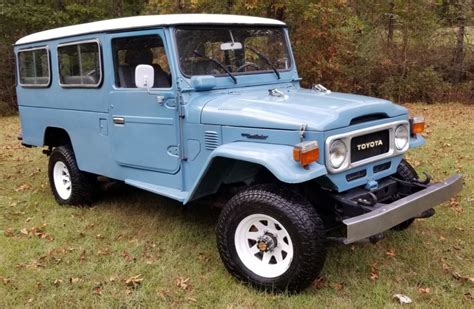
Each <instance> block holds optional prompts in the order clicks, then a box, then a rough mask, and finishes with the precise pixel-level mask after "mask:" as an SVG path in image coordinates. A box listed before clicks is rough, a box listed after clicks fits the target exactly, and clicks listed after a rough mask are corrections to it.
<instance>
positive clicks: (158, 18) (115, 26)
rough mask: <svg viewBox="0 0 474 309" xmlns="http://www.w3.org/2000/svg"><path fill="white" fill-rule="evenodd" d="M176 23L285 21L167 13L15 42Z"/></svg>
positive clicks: (66, 29)
mask: <svg viewBox="0 0 474 309" xmlns="http://www.w3.org/2000/svg"><path fill="white" fill-rule="evenodd" d="M177 24H244V25H278V26H284V25H285V23H283V22H281V21H279V20H276V19H270V18H262V17H253V16H239V15H224V14H169V15H145V16H134V17H124V18H116V19H108V20H102V21H96V22H92V23H87V24H80V25H73V26H67V27H62V28H56V29H50V30H46V31H42V32H37V33H33V34H30V35H27V36H25V37H23V38H21V39H19V40H18V41H17V42H16V44H26V43H33V42H38V41H46V40H51V39H57V38H62V37H68V36H74V35H81V34H87V33H97V32H105V31H113V30H121V29H133V28H147V27H153V26H166V25H177Z"/></svg>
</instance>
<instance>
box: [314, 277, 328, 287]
mask: <svg viewBox="0 0 474 309" xmlns="http://www.w3.org/2000/svg"><path fill="white" fill-rule="evenodd" d="M313 286H314V287H315V288H316V289H318V290H321V289H322V288H324V287H326V278H325V277H319V278H317V279H316V280H314V282H313Z"/></svg>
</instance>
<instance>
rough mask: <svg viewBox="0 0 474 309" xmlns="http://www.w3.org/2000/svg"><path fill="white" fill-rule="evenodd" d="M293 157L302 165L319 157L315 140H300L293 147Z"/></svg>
mask: <svg viewBox="0 0 474 309" xmlns="http://www.w3.org/2000/svg"><path fill="white" fill-rule="evenodd" d="M293 159H295V161H298V162H299V163H300V164H301V165H302V166H306V165H308V164H310V163H312V162H314V161H317V160H318V159H319V147H318V142H317V141H307V142H302V143H299V144H297V145H295V147H294V148H293Z"/></svg>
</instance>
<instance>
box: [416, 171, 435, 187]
mask: <svg viewBox="0 0 474 309" xmlns="http://www.w3.org/2000/svg"><path fill="white" fill-rule="evenodd" d="M423 174H424V175H425V179H424V180H421V179H419V178H418V179H414V182H416V183H419V184H422V185H427V184H429V183H430V182H431V179H432V177H431V175H430V174H428V173H427V172H423Z"/></svg>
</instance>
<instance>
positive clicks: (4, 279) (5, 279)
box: [0, 277, 10, 285]
mask: <svg viewBox="0 0 474 309" xmlns="http://www.w3.org/2000/svg"><path fill="white" fill-rule="evenodd" d="M0 278H1V279H2V282H3V284H4V285H7V284H9V283H10V279H9V278H4V277H0Z"/></svg>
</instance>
